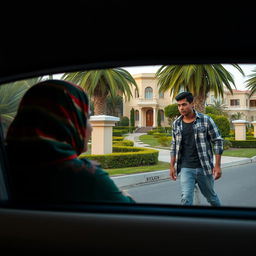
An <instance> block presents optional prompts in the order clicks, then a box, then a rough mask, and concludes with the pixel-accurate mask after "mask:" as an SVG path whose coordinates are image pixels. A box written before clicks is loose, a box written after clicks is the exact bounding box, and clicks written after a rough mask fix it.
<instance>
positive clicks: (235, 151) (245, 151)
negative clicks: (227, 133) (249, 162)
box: [223, 148, 256, 157]
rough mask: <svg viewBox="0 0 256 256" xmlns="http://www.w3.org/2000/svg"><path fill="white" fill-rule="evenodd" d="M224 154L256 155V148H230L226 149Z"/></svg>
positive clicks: (237, 155) (236, 155)
mask: <svg viewBox="0 0 256 256" xmlns="http://www.w3.org/2000/svg"><path fill="white" fill-rule="evenodd" d="M223 156H234V157H253V156H256V148H230V149H228V150H224V152H223Z"/></svg>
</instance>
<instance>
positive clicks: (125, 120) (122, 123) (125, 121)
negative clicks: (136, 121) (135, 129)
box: [119, 116, 129, 126]
mask: <svg viewBox="0 0 256 256" xmlns="http://www.w3.org/2000/svg"><path fill="white" fill-rule="evenodd" d="M119 125H120V126H129V118H128V117H127V116H122V117H121V118H120V121H119Z"/></svg>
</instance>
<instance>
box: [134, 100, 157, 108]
mask: <svg viewBox="0 0 256 256" xmlns="http://www.w3.org/2000/svg"><path fill="white" fill-rule="evenodd" d="M138 106H139V107H157V106H158V102H157V99H156V98H153V99H145V98H139V100H138Z"/></svg>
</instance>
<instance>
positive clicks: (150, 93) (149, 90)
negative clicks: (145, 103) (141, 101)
mask: <svg viewBox="0 0 256 256" xmlns="http://www.w3.org/2000/svg"><path fill="white" fill-rule="evenodd" d="M145 99H153V89H152V88H151V87H147V88H146V89H145Z"/></svg>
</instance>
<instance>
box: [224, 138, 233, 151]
mask: <svg viewBox="0 0 256 256" xmlns="http://www.w3.org/2000/svg"><path fill="white" fill-rule="evenodd" d="M230 147H232V143H231V142H230V141H229V140H224V142H223V148H224V150H227V149H229V148H230Z"/></svg>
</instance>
